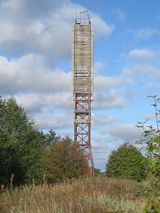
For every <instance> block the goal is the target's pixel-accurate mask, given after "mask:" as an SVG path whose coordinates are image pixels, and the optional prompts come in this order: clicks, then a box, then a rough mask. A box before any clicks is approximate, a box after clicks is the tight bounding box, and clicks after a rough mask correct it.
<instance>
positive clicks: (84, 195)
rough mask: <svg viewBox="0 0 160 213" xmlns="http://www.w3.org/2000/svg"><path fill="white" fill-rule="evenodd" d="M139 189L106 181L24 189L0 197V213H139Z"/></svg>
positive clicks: (125, 182) (142, 202)
mask: <svg viewBox="0 0 160 213" xmlns="http://www.w3.org/2000/svg"><path fill="white" fill-rule="evenodd" d="M140 187H141V185H140V184H139V183H136V182H134V181H131V180H117V179H109V178H106V177H97V178H95V179H92V178H86V179H78V180H74V181H65V182H63V183H59V184H56V185H46V184H44V185H39V186H34V185H32V186H24V187H21V188H16V189H14V190H13V191H9V190H8V191H6V192H4V193H3V194H1V195H0V213H107V212H112V213H113V212H118V213H119V212H134V213H135V212H136V213H138V212H142V209H143V208H144V205H145V200H144V199H143V198H142V197H141V196H140V195H139V193H138V192H139V190H140Z"/></svg>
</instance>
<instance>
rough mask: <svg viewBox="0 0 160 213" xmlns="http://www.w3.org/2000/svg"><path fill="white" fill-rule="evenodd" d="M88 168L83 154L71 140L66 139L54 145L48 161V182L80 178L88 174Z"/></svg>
mask: <svg viewBox="0 0 160 213" xmlns="http://www.w3.org/2000/svg"><path fill="white" fill-rule="evenodd" d="M86 168H87V161H86V160H85V157H84V154H83V152H82V151H81V149H80V147H79V146H78V145H76V144H73V143H72V141H71V139H69V138H68V137H66V138H63V139H59V141H56V142H55V143H53V145H52V146H51V148H50V150H49V152H48V157H47V161H46V178H47V180H48V182H57V181H61V180H64V179H66V178H67V179H70V178H77V177H80V176H82V175H84V174H85V173H86Z"/></svg>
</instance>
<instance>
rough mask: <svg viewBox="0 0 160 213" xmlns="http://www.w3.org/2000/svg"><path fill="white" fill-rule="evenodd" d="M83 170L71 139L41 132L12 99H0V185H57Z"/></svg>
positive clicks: (83, 164)
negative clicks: (44, 182)
mask: <svg viewBox="0 0 160 213" xmlns="http://www.w3.org/2000/svg"><path fill="white" fill-rule="evenodd" d="M86 167H87V162H86V160H85V158H84V155H83V153H82V151H81V150H80V149H79V147H77V146H75V145H74V144H73V143H72V140H71V139H70V138H68V137H66V138H61V137H58V136H57V135H56V133H55V132H54V131H53V130H50V131H49V133H48V134H44V133H43V132H40V131H39V130H38V129H37V128H36V126H35V123H34V122H33V121H30V120H29V118H28V117H27V114H26V112H25V111H24V109H23V108H22V107H21V106H19V105H18V104H17V103H16V100H15V99H14V98H9V99H6V100H4V99H2V98H0V185H8V184H9V183H10V182H12V184H13V185H21V184H26V183H27V184H30V183H33V182H34V183H37V184H38V183H42V182H43V181H47V182H57V181H61V180H62V179H66V178H73V177H79V176H82V175H84V174H85V170H86Z"/></svg>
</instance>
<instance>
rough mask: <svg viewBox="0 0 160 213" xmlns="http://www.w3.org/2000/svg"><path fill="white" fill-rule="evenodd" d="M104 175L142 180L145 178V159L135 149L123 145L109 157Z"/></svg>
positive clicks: (131, 146)
mask: <svg viewBox="0 0 160 213" xmlns="http://www.w3.org/2000/svg"><path fill="white" fill-rule="evenodd" d="M106 175H107V176H109V177H121V178H129V179H135V180H142V179H143V178H144V177H145V158H144V157H143V155H142V154H141V152H140V151H139V150H138V149H137V148H136V147H134V146H133V145H130V144H128V143H125V144H124V145H122V146H120V147H119V148H118V149H117V150H114V151H113V152H112V153H111V155H110V156H109V160H108V162H107V164H106Z"/></svg>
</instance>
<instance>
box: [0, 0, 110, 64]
mask: <svg viewBox="0 0 160 213" xmlns="http://www.w3.org/2000/svg"><path fill="white" fill-rule="evenodd" d="M37 2H38V3H37ZM36 6H37V7H36ZM84 9H85V8H83V7H82V6H80V5H76V4H72V3H70V2H69V1H65V0H63V1H60V2H59V1H51V0H47V1H45V4H44V1H42V0H41V1H37V0H33V1H31V0H29V1H27V0H21V1H19V0H8V1H4V2H3V3H1V4H0V25H1V28H0V45H1V49H3V50H4V51H5V52H7V53H11V54H17V55H21V54H27V53H30V52H32V53H38V54H45V55H47V57H49V58H50V59H52V61H53V60H56V59H57V58H59V59H63V58H69V57H70V54H71V41H72V27H73V23H74V19H75V17H76V14H77V13H79V12H80V11H81V10H84ZM30 13H31V14H30ZM90 15H91V19H92V22H93V27H94V32H95V37H101V36H104V35H105V36H106V35H110V34H111V32H112V31H113V28H114V27H113V26H112V25H109V24H107V23H106V22H104V21H103V20H102V19H101V18H100V17H99V16H98V15H96V14H94V13H92V12H90Z"/></svg>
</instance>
